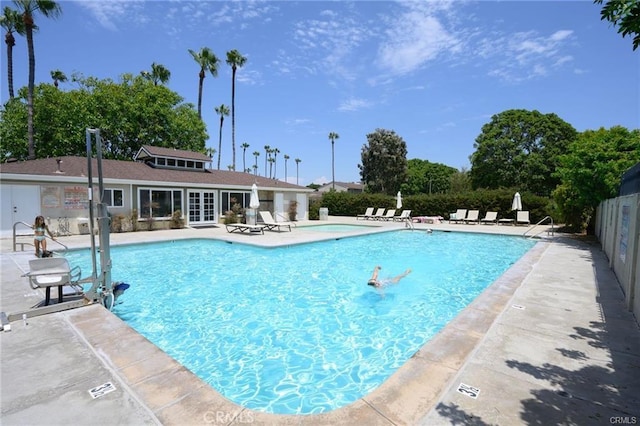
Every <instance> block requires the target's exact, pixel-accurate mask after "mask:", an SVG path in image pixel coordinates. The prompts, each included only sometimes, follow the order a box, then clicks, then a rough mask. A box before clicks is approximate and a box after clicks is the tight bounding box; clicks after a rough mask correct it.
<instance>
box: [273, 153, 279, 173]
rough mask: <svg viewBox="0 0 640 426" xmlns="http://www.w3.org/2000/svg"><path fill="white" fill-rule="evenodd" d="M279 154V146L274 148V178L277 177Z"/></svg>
mask: <svg viewBox="0 0 640 426" xmlns="http://www.w3.org/2000/svg"><path fill="white" fill-rule="evenodd" d="M278 154H280V150H279V149H278V148H273V178H274V179H275V178H276V174H277V173H278V167H277V166H278Z"/></svg>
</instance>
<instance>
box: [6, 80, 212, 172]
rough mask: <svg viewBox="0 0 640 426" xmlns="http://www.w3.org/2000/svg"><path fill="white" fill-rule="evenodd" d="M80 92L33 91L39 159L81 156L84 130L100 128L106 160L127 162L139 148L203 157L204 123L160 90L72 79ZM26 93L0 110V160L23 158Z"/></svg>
mask: <svg viewBox="0 0 640 426" xmlns="http://www.w3.org/2000/svg"><path fill="white" fill-rule="evenodd" d="M72 80H73V81H74V82H76V83H78V85H79V88H78V89H75V90H70V91H61V90H57V89H56V88H55V87H54V86H53V85H51V84H44V83H43V84H39V85H38V86H36V87H35V90H34V102H35V104H34V106H35V109H34V124H35V128H36V134H35V137H36V140H37V141H38V149H37V150H36V155H37V157H38V158H44V157H48V156H59V155H84V154H85V151H86V147H85V141H84V134H85V129H86V128H87V127H95V128H100V129H101V133H102V136H103V140H104V142H105V151H104V156H105V158H112V159H121V160H131V159H132V158H133V155H134V154H135V153H136V152H138V150H139V149H140V147H141V146H142V145H155V146H162V147H166V148H179V149H186V150H191V151H198V152H204V143H205V140H206V139H207V134H206V131H205V126H204V123H203V122H202V121H201V120H199V119H198V117H197V114H196V112H195V110H194V107H193V105H191V104H184V103H182V102H183V99H182V97H180V96H179V95H178V94H177V93H175V92H172V91H171V90H169V89H168V88H166V87H164V86H154V85H153V84H151V83H150V82H149V81H146V80H145V79H143V78H142V77H133V76H132V75H131V74H125V75H123V76H122V79H121V81H120V82H119V83H114V82H113V81H111V80H109V79H107V80H98V79H96V78H92V77H90V78H83V77H81V76H74V77H73V78H72ZM26 97H27V89H26V88H22V89H20V90H19V91H18V97H16V98H14V99H13V100H10V102H8V103H7V104H5V106H4V107H3V108H2V109H0V136H1V137H2V141H3V142H2V147H1V148H0V158H2V159H6V158H9V157H13V158H17V159H25V158H27V157H28V156H29V152H28V145H27V143H26V141H27V127H26V117H27V107H26V102H25V99H26Z"/></svg>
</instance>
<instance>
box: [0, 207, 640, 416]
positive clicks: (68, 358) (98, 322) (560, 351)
mask: <svg viewBox="0 0 640 426" xmlns="http://www.w3.org/2000/svg"><path fill="white" fill-rule="evenodd" d="M332 220H338V221H341V222H346V223H355V221H354V220H353V219H347V218H332ZM358 223H360V222H358ZM301 225H304V224H301ZM382 225H383V227H386V228H388V227H398V224H393V223H388V224H382ZM416 228H417V229H422V228H433V229H434V230H457V231H464V232H492V233H512V234H515V235H521V234H522V232H523V231H524V229H525V228H520V227H511V226H485V225H475V226H472V225H470V226H466V225H448V224H441V225H423V224H419V225H416ZM380 230H384V229H382V228H381V229H380ZM318 234H319V233H317V232H311V231H306V230H305V229H304V228H303V227H298V228H296V229H294V230H293V232H283V233H272V232H267V233H265V235H264V236H262V235H247V234H228V233H226V231H224V227H222V228H212V229H206V230H191V229H185V230H180V231H154V232H138V233H129V234H114V235H113V236H112V243H113V244H119V243H127V242H132V241H136V242H141V241H154V240H162V239H178V238H193V237H212V238H222V239H227V240H229V241H237V242H240V241H241V242H245V243H251V244H259V245H278V244H290V243H296V242H305V241H312V240H314V239H317V238H318ZM322 238H335V235H331V234H323V235H322ZM88 239H89V238H88V236H73V237H64V238H63V239H62V240H63V241H64V243H65V244H67V245H68V246H70V247H80V246H87V245H88ZM31 258H33V257H32V254H31V253H30V252H24V253H20V252H18V253H13V252H11V240H0V261H1V266H2V276H1V277H0V278H1V279H0V285H1V287H0V296H1V299H0V310H1V311H3V312H7V313H12V312H17V311H20V310H23V309H25V308H28V307H29V306H32V305H34V304H35V303H37V302H39V301H40V300H42V298H43V294H42V293H41V292H40V291H39V290H38V291H36V290H32V289H31V288H30V287H29V286H28V284H27V282H26V279H25V278H23V277H21V276H20V275H21V274H22V273H23V272H24V271H26V270H27V269H28V267H27V264H28V260H29V259H31ZM53 293H54V294H55V295H56V296H57V294H56V291H55V290H54V291H53ZM622 301H623V296H622V292H621V290H620V286H619V284H618V282H617V280H616V278H615V276H614V275H613V273H612V272H611V270H610V269H609V267H608V262H607V259H606V258H605V256H604V254H603V253H602V251H601V250H600V248H599V246H598V245H597V244H595V243H591V242H588V241H580V240H578V239H572V238H563V237H558V238H555V239H553V240H552V242H551V240H550V242H541V243H540V244H538V245H536V247H535V248H534V249H533V250H531V251H530V252H529V253H528V254H527V255H526V256H525V257H523V258H522V259H521V260H520V261H519V262H517V263H516V264H515V265H514V267H512V268H511V269H510V270H509V271H507V272H506V273H505V274H504V275H503V276H502V277H500V278H499V279H498V280H497V281H496V283H494V284H493V285H492V286H491V287H489V288H488V289H487V290H486V291H485V292H484V293H483V294H482V295H481V296H480V297H479V298H478V299H477V300H476V301H475V302H473V303H472V304H471V305H470V306H469V307H468V308H467V309H465V311H463V312H462V313H461V314H460V315H459V316H458V317H457V318H456V319H455V320H454V321H452V323H451V324H450V325H449V326H447V327H446V328H445V329H443V330H442V331H441V332H440V333H439V334H438V335H437V336H436V337H435V338H434V339H433V340H432V341H431V342H429V343H427V344H426V345H425V346H424V347H423V348H422V349H420V350H419V351H418V352H417V353H416V354H415V355H414V356H413V357H412V358H411V359H410V360H409V361H408V362H407V363H406V364H405V365H404V366H403V367H401V368H400V369H399V370H398V371H397V372H396V373H395V374H394V375H393V376H392V377H391V378H390V379H389V380H388V381H387V382H385V383H384V384H383V385H382V386H380V388H378V389H376V390H375V391H374V392H372V393H371V394H369V395H367V396H365V397H364V398H362V399H361V400H359V401H357V402H356V403H354V404H351V405H350V406H348V407H344V408H342V409H339V410H335V411H333V412H330V413H326V414H322V415H311V416H275V415H269V414H264V413H258V412H254V411H251V410H246V409H243V408H242V407H238V406H237V405H235V404H232V403H231V402H229V401H227V400H225V399H224V398H223V397H221V396H220V394H218V393H217V392H216V391H215V390H213V389H211V388H210V387H209V386H207V385H206V384H204V383H202V382H201V381H200V380H199V379H197V378H196V377H195V376H193V375H192V374H191V373H190V372H189V371H188V370H186V369H185V368H183V367H182V366H180V365H179V364H177V362H175V361H174V360H172V359H171V358H169V357H168V356H167V355H166V354H164V353H163V352H161V351H160V350H159V349H158V348H156V347H155V346H154V345H152V344H150V343H149V342H148V341H146V339H144V338H143V337H142V336H140V335H139V334H137V333H135V332H134V331H133V330H131V329H130V328H129V327H128V326H127V325H126V324H124V323H123V322H122V321H120V320H119V319H118V318H117V317H115V316H114V315H112V314H111V313H110V312H108V311H107V310H105V309H103V308H102V307H100V306H98V305H93V306H89V307H83V308H78V309H73V310H69V311H64V312H60V313H55V314H49V315H46V316H40V317H34V318H29V319H28V320H27V324H25V323H23V321H22V320H18V321H14V322H13V323H12V324H11V331H9V332H6V331H5V332H0V350H1V365H0V380H1V389H0V405H1V417H0V423H2V425H26V424H30V425H39V424H42V425H45V424H46V425H57V424H60V425H63V424H64V425H67V424H87V425H88V424H91V425H95V424H105V425H111V424H114V425H115V424H164V425H186V424H188V425H190V424H245V423H253V424H314V425H315V424H327V425H329V424H331V425H336V424H380V425H413V424H424V425H440V424H442V425H449V424H465V425H467V424H470V425H484V424H497V425H519V424H540V425H548V424H577V425H588V424H594V425H595V424H598V425H602V424H605V425H608V424H612V423H614V422H617V423H618V424H620V423H622V421H623V420H625V419H626V424H633V423H632V422H634V421H635V423H636V424H638V423H640V329H639V328H638V324H637V322H636V319H635V318H634V317H633V315H631V314H630V313H629V312H627V311H626V310H625V309H624V308H623V305H622ZM105 384H111V385H110V386H106V387H105V388H104V389H107V390H113V391H112V392H110V393H107V394H105V395H104V396H101V397H98V398H95V399H94V398H92V396H91V394H90V393H89V390H90V389H94V388H100V387H101V386H103V385H105ZM461 385H464V386H461ZM462 388H464V393H462V392H461V391H460V390H462ZM459 389H460V390H459ZM474 396H475V398H474ZM616 419H620V420H616Z"/></svg>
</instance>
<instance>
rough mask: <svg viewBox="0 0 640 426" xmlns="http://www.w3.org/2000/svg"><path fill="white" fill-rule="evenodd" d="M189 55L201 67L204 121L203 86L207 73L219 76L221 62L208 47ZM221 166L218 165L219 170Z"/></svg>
mask: <svg viewBox="0 0 640 426" xmlns="http://www.w3.org/2000/svg"><path fill="white" fill-rule="evenodd" d="M189 53H191V56H193V59H194V60H195V61H196V62H197V63H198V65H200V74H199V77H200V80H199V82H198V117H199V118H200V119H202V85H203V83H204V77H205V75H206V73H205V72H206V71H209V72H210V73H211V75H212V76H214V77H217V76H218V63H219V62H220V60H219V59H218V57H217V56H216V55H215V53H213V51H212V50H211V49H209V48H208V47H203V48H202V49H200V52H194V51H193V50H191V49H189ZM219 168H220V165H219V164H218V169H219Z"/></svg>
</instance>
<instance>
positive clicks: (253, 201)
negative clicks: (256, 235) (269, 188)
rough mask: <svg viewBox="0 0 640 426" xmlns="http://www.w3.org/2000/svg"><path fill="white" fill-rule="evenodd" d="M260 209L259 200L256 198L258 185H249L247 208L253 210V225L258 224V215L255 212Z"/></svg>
mask: <svg viewBox="0 0 640 426" xmlns="http://www.w3.org/2000/svg"><path fill="white" fill-rule="evenodd" d="M259 207H260V198H259V197H258V185H256V184H255V183H254V184H253V185H251V198H250V199H249V208H250V209H252V210H253V224H254V225H257V224H258V215H257V212H256V210H257V209H258V208H259Z"/></svg>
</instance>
